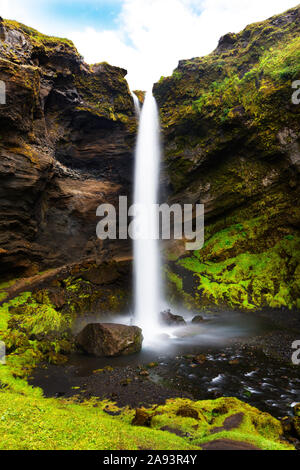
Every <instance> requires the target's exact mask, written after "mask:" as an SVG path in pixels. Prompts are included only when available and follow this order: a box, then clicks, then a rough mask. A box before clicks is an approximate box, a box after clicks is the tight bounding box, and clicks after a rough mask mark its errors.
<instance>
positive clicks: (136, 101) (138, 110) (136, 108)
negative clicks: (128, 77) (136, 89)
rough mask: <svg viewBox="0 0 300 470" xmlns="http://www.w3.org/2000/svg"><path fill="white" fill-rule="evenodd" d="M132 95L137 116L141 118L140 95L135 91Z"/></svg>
mask: <svg viewBox="0 0 300 470" xmlns="http://www.w3.org/2000/svg"><path fill="white" fill-rule="evenodd" d="M131 96H132V98H133V102H134V108H135V114H136V117H137V118H138V119H139V118H140V115H141V105H140V102H139V99H138V97H137V96H136V94H135V93H133V91H132V92H131Z"/></svg>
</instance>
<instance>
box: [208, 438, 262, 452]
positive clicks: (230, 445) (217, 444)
mask: <svg viewBox="0 0 300 470" xmlns="http://www.w3.org/2000/svg"><path fill="white" fill-rule="evenodd" d="M201 448H202V449H203V450H261V449H259V448H258V447H255V446H254V445H252V444H248V442H239V441H231V440H230V439H216V440H215V441H210V442H207V443H206V444H202V445H201Z"/></svg>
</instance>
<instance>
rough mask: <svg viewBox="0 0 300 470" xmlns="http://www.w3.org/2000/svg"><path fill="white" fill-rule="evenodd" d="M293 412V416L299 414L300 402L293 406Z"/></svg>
mask: <svg viewBox="0 0 300 470" xmlns="http://www.w3.org/2000/svg"><path fill="white" fill-rule="evenodd" d="M293 412H294V415H295V416H300V403H297V404H296V405H295V406H294V407H293Z"/></svg>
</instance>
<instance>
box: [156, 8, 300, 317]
mask: <svg viewBox="0 0 300 470" xmlns="http://www.w3.org/2000/svg"><path fill="white" fill-rule="evenodd" d="M299 32H300V7H299V6H298V7H296V8H294V9H292V10H289V11H288V12H286V13H284V14H282V15H279V16H275V17H273V18H271V19H269V20H266V21H264V22H261V23H257V24H252V25H250V26H247V27H246V28H245V29H244V31H242V32H241V33H239V34H231V33H230V34H227V35H226V36H224V37H222V38H221V39H220V42H219V45H218V47H217V49H216V50H215V51H214V52H213V53H211V54H210V55H208V56H206V57H202V58H194V59H191V60H184V61H181V62H180V63H179V65H178V68H177V69H176V70H175V71H174V73H173V75H172V76H171V77H168V78H163V77H162V79H161V80H160V82H159V83H157V84H156V85H155V86H154V94H155V97H156V99H157V101H158V104H159V106H160V113H161V121H162V127H163V137H164V146H165V162H164V164H165V168H164V178H163V186H164V190H165V192H167V193H168V194H169V200H170V202H180V203H203V204H205V223H206V228H205V246H204V248H203V249H202V250H200V251H198V252H195V253H188V252H184V250H183V249H182V246H180V245H179V244H178V245H175V246H173V247H172V248H171V249H170V250H168V253H167V256H168V259H169V264H168V266H167V267H166V271H167V277H168V279H169V281H170V286H171V291H172V292H173V295H174V299H175V298H181V299H182V298H183V299H185V303H186V305H187V306H188V307H192V306H195V305H196V306H198V307H199V306H208V307H209V306H211V305H215V304H218V305H220V306H230V307H233V308H243V309H255V308H261V307H274V308H275V307H276V308H277V307H278V308H279V307H286V308H297V309H299V308H300V271H299V261H300V236H299V228H300V209H299V169H300V145H299V135H300V134H299V131H300V119H299V118H300V105H296V104H293V102H292V95H293V93H294V92H295V89H294V88H292V84H293V82H294V81H296V80H299V79H300V40H299Z"/></svg>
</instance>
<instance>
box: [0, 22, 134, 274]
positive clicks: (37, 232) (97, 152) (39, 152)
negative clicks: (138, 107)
mask: <svg viewBox="0 0 300 470" xmlns="http://www.w3.org/2000/svg"><path fill="white" fill-rule="evenodd" d="M0 39H1V41H0V80H2V81H3V82H4V83H5V84H6V105H1V106H0V126H1V139H0V151H1V160H0V180H1V184H0V213H1V225H0V246H1V248H0V258H1V260H0V275H1V277H3V278H4V279H5V280H7V278H9V277H10V278H13V277H17V276H20V275H22V276H23V275H27V276H28V275H33V274H36V273H38V272H40V271H44V270H45V269H49V268H55V267H58V266H63V265H65V264H67V263H73V262H76V263H79V262H81V261H82V262H86V261H87V260H93V261H97V260H100V259H101V258H103V254H104V258H105V259H107V258H108V254H107V252H109V250H110V247H108V246H106V244H105V243H104V245H103V243H101V242H100V241H99V240H97V238H96V224H97V221H98V220H99V219H98V220H97V218H96V208H97V207H98V205H99V204H101V203H103V202H109V203H113V204H116V203H117V201H118V196H119V195H130V194H131V184H132V162H133V146H134V141H135V134H136V120H135V116H134V106H133V101H132V98H131V95H130V91H129V88H128V85H127V82H126V80H125V78H124V77H125V75H126V73H127V72H126V71H125V70H123V69H120V68H117V67H112V66H110V65H109V64H107V63H101V64H97V65H94V66H89V65H87V64H86V63H84V61H83V59H82V58H81V57H80V56H79V54H78V52H77V51H76V49H75V47H74V46H73V44H72V43H71V42H70V41H68V40H66V39H57V38H52V37H48V36H44V35H42V34H40V33H39V32H37V31H35V30H33V29H31V28H28V27H27V26H24V25H21V24H19V23H16V22H13V21H7V20H1V22H0ZM116 245H117V244H116V243H115V244H114V245H113V248H112V249H116V251H117V254H118V256H119V257H120V256H125V255H126V256H130V246H129V245H128V244H126V243H125V242H124V243H119V244H118V246H116Z"/></svg>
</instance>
